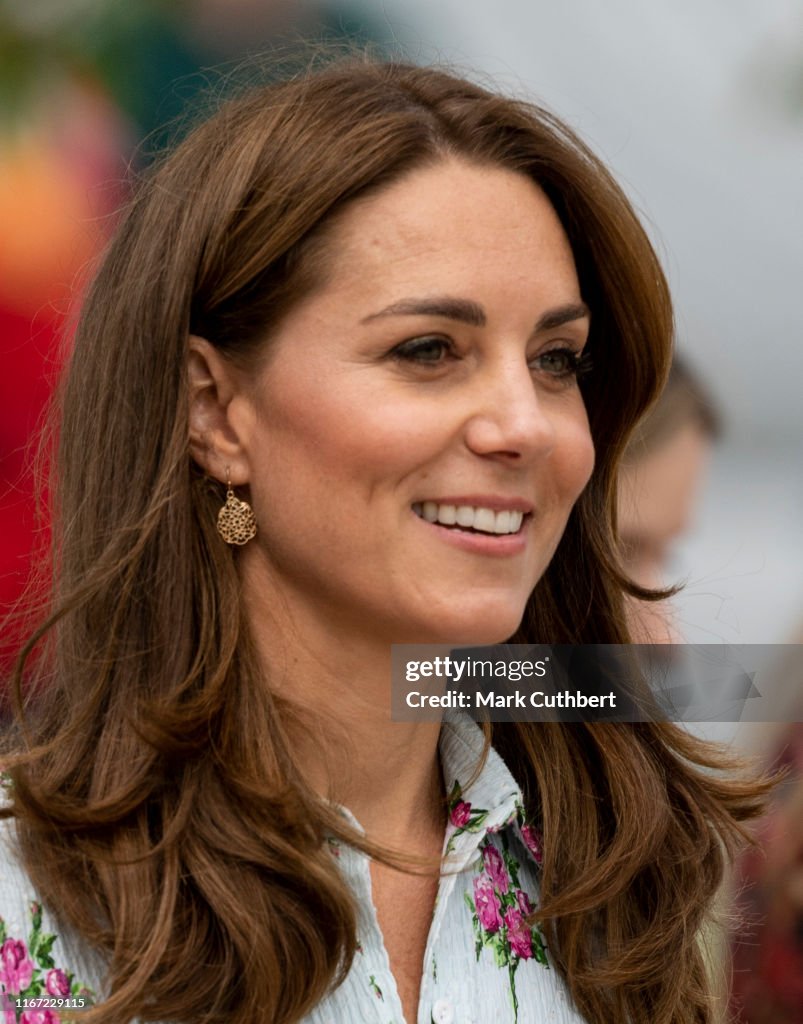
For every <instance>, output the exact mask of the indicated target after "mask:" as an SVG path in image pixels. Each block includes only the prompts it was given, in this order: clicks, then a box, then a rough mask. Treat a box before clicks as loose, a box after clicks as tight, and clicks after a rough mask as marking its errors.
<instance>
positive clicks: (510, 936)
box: [505, 907, 533, 960]
mask: <svg viewBox="0 0 803 1024" xmlns="http://www.w3.org/2000/svg"><path fill="white" fill-rule="evenodd" d="M505 925H506V927H507V941H508V942H509V943H510V949H511V951H512V952H513V953H515V954H516V956H517V957H520V958H521V959H522V960H530V959H531V958H532V955H533V939H532V933H531V932H530V929H529V928H528V927H527V925H526V924H525V923H524V920H523V919H522V916H521V911H519V910H516V908H515V907H508V909H507V910H506V911H505Z"/></svg>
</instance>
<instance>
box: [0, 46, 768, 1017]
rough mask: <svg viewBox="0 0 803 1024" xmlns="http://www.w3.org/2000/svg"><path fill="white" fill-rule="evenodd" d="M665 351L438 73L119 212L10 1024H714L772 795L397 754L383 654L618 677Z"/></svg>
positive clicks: (532, 166) (63, 475) (617, 285)
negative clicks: (571, 665) (712, 928)
mask: <svg viewBox="0 0 803 1024" xmlns="http://www.w3.org/2000/svg"><path fill="white" fill-rule="evenodd" d="M672 323H673V320H672V310H671V302H670V298H669V293H668V289H667V285H666V281H665V278H664V276H663V273H662V271H661V268H660V265H659V263H658V260H657V257H656V255H655V253H654V251H653V250H652V247H651V245H650V243H649V240H648V238H647V236H646V234H645V232H644V230H643V228H642V227H641V225H640V223H639V221H638V219H637V217H636V214H635V212H634V211H633V209H632V207H631V206H630V204H629V202H628V200H627V199H626V197H625V195H624V193H623V192H622V190H621V189H620V188H619V187H618V185H617V184H616V183H615V182H614V180H613V178H612V177H611V175H610V173H609V172H608V170H607V169H606V168H605V166H604V165H603V164H602V163H601V162H600V161H599V160H598V159H597V158H596V157H595V156H594V155H593V154H592V153H591V152H590V150H589V149H588V148H587V147H586V146H585V145H584V144H583V143H582V142H581V141H580V140H579V139H578V138H577V137H576V136H575V135H574V134H573V133H572V132H571V130H570V129H568V128H567V127H566V126H565V125H563V124H562V123H561V122H560V121H559V120H558V119H556V118H555V117H554V116H553V115H551V114H549V113H547V112H546V111H544V110H543V109H541V108H539V107H537V106H534V105H532V104H529V103H525V102H522V101H518V100H514V99H511V98H508V97H505V96H502V95H498V94H496V93H492V92H489V91H488V90H486V89H483V88H481V87H479V86H477V85H475V84H473V83H470V82H468V81H466V80H463V79H461V78H458V77H456V76H455V75H454V74H452V73H449V72H447V71H443V70H440V69H437V68H422V67H415V66H411V65H405V64H385V63H381V62H376V61H371V60H368V59H364V60H355V61H347V62H345V63H335V64H333V65H332V66H329V67H326V68H324V69H322V70H317V71H312V72H310V73H308V74H306V75H303V76H299V77H297V78H295V79H293V80H291V81H290V82H287V83H284V84H278V85H273V86H269V87H266V88H265V89H261V90H258V91H255V92H252V93H249V94H247V95H244V96H243V97H241V98H239V99H238V100H236V101H234V102H232V103H229V104H225V105H223V106H222V107H221V109H220V110H219V112H218V113H217V114H216V115H215V116H214V117H212V118H211V119H210V120H208V121H207V122H206V123H205V124H203V125H201V126H200V127H199V128H197V129H196V130H195V131H194V132H193V133H191V134H190V135H189V136H188V138H187V139H186V140H185V141H184V142H183V143H182V144H181V145H179V146H178V147H177V148H176V150H175V151H174V152H173V153H171V154H169V155H168V156H167V157H166V158H165V159H164V160H163V161H161V162H160V163H159V165H158V166H157V167H156V168H155V170H154V172H153V173H152V174H149V175H146V176H145V178H144V180H143V182H142V184H141V186H140V188H139V189H138V191H137V193H136V195H135V197H134V198H133V201H132V203H131V204H130V208H129V210H128V213H127V216H126V218H125V220H124V222H123V224H122V225H121V228H120V230H119V232H118V234H117V236H116V238H115V240H114V241H113V243H112V245H111V247H110V249H109V251H108V254H107V256H106V258H105V260H104V262H103V264H102V266H101V269H100V271H99V274H98V276H97V278H96V280H95V282H94V284H93V286H92V288H91V290H90V293H89V295H88V297H87V300H86V302H85V304H84V307H83V310H82V314H81V320H80V323H79V325H78V329H77V335H76V341H75V346H74V352H73V356H72V359H71V363H70V367H69V370H68V376H67V380H66V384H65V389H64V393H63V399H62V416H61V420H60V433H59V449H58V454H57V458H56V461H55V464H54V476H53V479H52V493H53V501H54V509H55V517H54V565H53V571H54V581H55V583H54V593H53V602H52V614H51V616H50V618H49V619H48V620H47V621H46V622H45V623H44V624H43V626H42V627H41V629H40V631H39V632H38V633H37V634H36V635H35V637H34V638H32V640H31V642H30V645H29V646H28V648H27V649H26V650H25V651H24V652H23V656H22V660H21V663H20V665H19V668H18V672H17V676H16V684H17V689H18V690H21V689H22V687H23V684H25V685H26V686H27V687H28V693H29V694H30V696H29V698H28V700H27V701H26V703H25V704H24V706H23V705H22V702H20V705H21V706H19V707H18V708H17V712H18V723H17V726H16V728H15V730H14V731H13V732H12V733H11V734H10V735H9V737H8V738H7V741H6V743H5V747H4V754H3V757H4V763H5V765H6V767H7V770H8V780H9V787H8V802H7V805H6V806H5V807H4V808H3V809H2V812H1V813H0V817H2V819H3V821H2V825H3V829H2V840H1V841H0V851H2V858H3V862H2V869H3V870H2V872H0V917H2V918H3V924H2V927H3V934H4V936H5V940H4V945H3V968H2V971H3V973H2V976H1V977H2V983H3V985H4V987H5V993H4V996H5V999H6V1007H5V1009H6V1015H7V1018H9V1017H13V1018H16V1019H17V1020H19V1021H22V1020H23V1016H24V1015H25V1014H27V1013H28V1012H29V1011H30V1012H34V1007H35V1004H30V1003H29V1004H26V1003H25V1002H24V1000H26V999H34V998H36V997H37V996H39V995H42V994H44V992H45V990H46V992H47V994H48V996H52V997H53V998H56V997H58V998H61V999H62V1000H63V1002H62V1004H61V1006H62V1007H63V1006H64V1000H66V1001H68V1002H67V1005H68V1006H69V1005H72V1006H73V1007H74V1006H75V1005H77V1004H78V1003H79V1002H80V1003H82V1004H84V1006H85V1007H86V1005H87V1004H90V1003H95V1004H96V1005H95V1008H94V1009H91V1010H87V1011H86V1012H85V1015H84V1016H85V1019H86V1020H87V1021H88V1022H93V1021H103V1022H104V1024H114V1022H129V1021H131V1020H143V1021H144V1020H148V1021H159V1020H171V1021H180V1022H186V1024H196V1022H197V1024H200V1022H205V1024H224V1022H225V1024H245V1022H251V1021H254V1020H269V1021H271V1022H274V1024H290V1022H296V1021H302V1020H303V1021H309V1022H311V1024H312V1022H314V1024H326V1022H330V1021H335V1020H336V1021H339V1022H340V1021H342V1022H348V1021H352V1022H356V1021H360V1022H367V1021H377V1024H386V1022H387V1021H389V1020H394V1021H397V1022H399V1021H403V1020H407V1021H409V1022H410V1024H412V1022H413V1021H418V1022H420V1024H432V1022H437V1024H449V1022H454V1024H458V1022H459V1024H465V1022H466V1021H475V1022H483V1024H484V1022H487V1021H492V1020H499V1021H512V1022H515V1021H520V1022H521V1024H525V1022H530V1021H536V1020H541V1019H547V1018H549V1019H551V1020H553V1021H555V1022H558V1024H577V1022H580V1021H583V1020H585V1021H588V1022H590V1021H593V1022H594V1024H620V1022H621V1021H623V1020H627V1021H629V1022H630V1024H707V1022H709V1021H710V1020H711V995H710V986H709V982H708V979H707V976H706V970H705V964H704V961H703V958H702V956H701V953H700V949H699V946H698V941H697V936H698V934H699V931H700V929H701V927H702V926H703V924H704V922H705V920H706V917H707V914H708V910H709V907H710V903H711V901H712V899H713V896H714V893H715V891H716V889H717V886H718V884H719V880H720V878H721V876H722V873H723V870H724V865H725V862H726V859H727V854H728V852H729V851H730V852H732V851H733V850H734V849H735V848H737V847H738V846H739V845H740V844H741V842H742V841H743V839H744V838H745V832H744V824H743V823H744V822H745V821H746V820H747V819H749V818H751V817H752V816H754V815H755V814H756V812H757V809H758V807H759V805H760V803H761V798H762V793H763V791H764V787H762V786H760V785H757V784H755V783H753V782H746V781H743V780H741V779H737V778H733V777H729V776H727V775H726V774H725V772H726V770H727V768H728V767H729V764H728V762H727V761H726V760H725V758H724V756H723V755H721V754H720V752H719V751H718V750H717V749H716V748H714V747H712V746H710V745H707V744H704V743H702V742H701V741H699V740H696V739H694V738H693V737H690V736H689V735H687V734H686V733H685V732H684V731H683V730H681V729H680V728H678V727H676V726H674V725H672V724H669V723H654V722H647V723H637V724H610V723H609V724H597V725H593V724H565V723H564V724H550V725H548V726H546V727H545V726H543V725H539V724H537V723H524V722H514V723H506V724H494V725H493V726H490V725H488V726H487V727H486V729H485V730H484V731H483V730H481V729H480V728H479V727H478V726H477V725H476V724H475V723H474V722H473V721H472V720H470V719H466V718H463V717H461V716H454V717H449V718H446V719H445V720H444V721H443V722H412V723H409V722H406V723H398V722H392V721H391V720H390V717H389V705H390V693H389V683H390V647H391V644H392V643H401V642H433V643H435V642H439V643H449V644H461V645H462V644H467V645H476V644H487V643H493V642H498V641H503V640H508V639H510V640H512V641H513V642H516V643H532V642H544V641H549V642H553V643H565V644H583V643H594V644H597V643H604V644H605V643H610V644H619V643H626V642H627V641H628V639H629V631H628V623H627V619H626V615H625V610H624V603H623V597H624V595H625V594H626V593H630V592H633V591H634V588H633V587H631V586H630V585H629V584H628V582H627V579H626V576H625V574H624V573H623V571H622V568H621V566H620V565H619V561H618V550H617V542H616V539H615V536H614V518H615V517H614V508H613V498H612V496H613V494H614V482H615V479H616V474H617V469H618V462H619V459H620V456H621V453H622V451H623V449H624V446H625V444H626V441H627V439H628V437H629V435H630V433H631V431H632V429H633V427H634V426H635V424H636V423H637V422H638V421H639V419H640V418H641V416H642V414H643V412H644V410H645V409H646V408H647V407H648V406H649V405H650V404H651V402H652V401H653V399H654V397H655V395H656V393H657V392H658V390H659V389H660V387H661V384H662V383H663V380H664V378H665V376H666V374H667V372H668V367H669V362H670V355H671V348H672ZM636 589H637V588H636ZM37 644H38V645H39V646H36V645H37ZM37 694H38V695H37ZM70 1000H72V1003H70V1002H69V1001H70ZM36 1012H40V1011H39V1010H37V1011H36ZM42 1012H43V1011H42ZM47 1012H48V1013H50V1012H51V1009H50V1008H49V1009H48V1011H47ZM58 1012H59V1013H62V1009H59V1010H58ZM26 1024H27V1022H26Z"/></svg>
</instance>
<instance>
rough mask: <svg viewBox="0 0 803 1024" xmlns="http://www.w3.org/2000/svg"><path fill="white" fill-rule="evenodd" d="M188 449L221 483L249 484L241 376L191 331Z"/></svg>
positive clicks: (246, 431) (188, 375) (245, 414)
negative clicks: (229, 480)
mask: <svg viewBox="0 0 803 1024" xmlns="http://www.w3.org/2000/svg"><path fill="white" fill-rule="evenodd" d="M187 387H188V392H189V394H188V399H189V428H190V430H189V448H190V454H191V455H192V457H193V459H195V461H196V462H197V463H198V465H199V466H200V467H201V468H202V469H203V470H204V471H205V472H206V473H207V474H208V475H209V476H211V477H214V478H215V479H216V480H219V481H220V482H221V483H226V482H227V476H228V477H229V478H230V479H231V482H232V484H233V485H234V486H241V485H243V484H246V483H248V478H249V465H248V459H247V455H246V445H245V444H244V442H245V441H246V438H247V434H248V430H247V425H248V420H249V416H248V409H249V408H250V407H249V406H248V404H247V402H246V401H245V400H244V397H243V394H242V387H241V382H240V379H239V374H238V373H237V371H236V370H235V368H234V367H233V366H232V365H231V364H230V363H229V362H228V360H226V359H225V358H224V357H223V356H222V355H221V354H220V352H219V351H218V350H217V349H216V348H215V347H214V345H212V344H210V342H208V341H207V340H206V338H199V337H198V336H197V335H194V334H191V335H190V339H189V353H188V356H187Z"/></svg>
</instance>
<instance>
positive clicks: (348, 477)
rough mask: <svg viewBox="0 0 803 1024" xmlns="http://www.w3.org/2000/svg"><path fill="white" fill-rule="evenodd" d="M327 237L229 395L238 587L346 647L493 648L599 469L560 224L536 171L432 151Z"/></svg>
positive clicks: (581, 333) (580, 316) (513, 621)
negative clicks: (240, 497)
mask: <svg viewBox="0 0 803 1024" xmlns="http://www.w3.org/2000/svg"><path fill="white" fill-rule="evenodd" d="M326 245H327V252H328V257H327V260H328V272H327V275H326V280H325V283H324V284H323V285H322V286H321V287H320V288H319V289H318V290H316V291H315V292H314V293H313V294H311V295H310V296H309V297H308V298H307V299H306V300H304V301H302V302H301V303H300V304H299V305H297V306H296V307H295V308H294V309H293V310H292V311H291V312H290V313H289V314H288V315H287V317H286V319H284V320H283V321H282V322H281V324H280V326H279V327H278V329H277V331H276V332H275V334H274V335H273V336H272V337H271V339H270V341H269V342H268V343H267V349H266V354H265V359H264V362H263V363H262V364H261V366H260V368H259V370H258V373H257V375H256V377H255V378H252V380H251V382H250V383H248V384H247V385H244V390H243V391H242V392H241V393H240V394H239V395H238V396H237V399H236V404H235V405H233V406H232V407H231V412H232V417H233V422H235V423H236V428H237V432H238V436H239V438H240V441H241V443H242V448H243V452H244V465H245V466H246V473H245V474H244V475H245V477H246V480H245V482H247V483H248V485H249V486H250V491H251V500H252V503H253V506H254V510H255V512H256V516H257V521H258V523H259V531H260V532H259V534H258V537H257V539H256V540H255V541H253V542H252V543H251V544H249V545H248V546H247V547H246V548H244V549H243V552H242V568H243V572H244V579H245V584H246V592H247V593H248V594H249V597H250V599H251V600H253V601H256V602H257V603H258V604H263V605H264V606H266V607H267V609H268V610H270V608H271V607H278V606H279V605H280V606H281V607H282V608H283V609H284V610H285V611H286V612H289V613H290V614H291V615H292V616H293V618H294V621H295V622H297V623H298V624H299V625H302V626H303V624H304V623H305V622H306V623H309V622H319V623H320V622H324V623H325V625H326V627H327V628H330V629H332V630H337V631H338V632H337V633H336V634H335V635H339V636H342V637H344V638H345V635H347V634H348V633H352V634H353V633H354V631H355V630H356V631H358V633H360V634H363V635H365V634H366V633H370V635H371V636H372V637H374V638H375V639H376V640H378V641H382V642H384V641H386V642H388V643H390V642H398V643H401V642H414V641H415V642H447V643H449V642H451V643H491V642H498V641H501V640H503V639H505V638H507V637H508V636H510V634H511V633H512V632H513V631H514V630H515V629H516V627H517V626H518V624H519V622H520V620H521V617H522V613H523V610H524V606H525V603H526V601H527V598H528V597H529V595H530V593H531V591H532V590H533V587H534V586H535V584H536V582H537V580H538V579H539V577H540V576H541V574H542V573H543V572H544V569H545V568H546V566H547V564H548V563H549V560H550V559H551V557H552V555H553V552H554V551H555V548H556V546H557V544H558V541H559V540H560V537H561V534H562V533H563V529H564V526H565V524H566V520H567V517H568V515H569V511H570V509H571V507H572V505H573V504H574V502H575V501H576V499H577V497H578V495H579V494H580V492H581V491H582V489H583V487H584V486H585V484H586V482H587V481H588V478H589V476H590V474H591V470H592V466H593V461H594V451H593V447H592V442H591V436H590V434H589V428H588V421H587V418H586V411H585V408H584V405H583V400H582V397H581V395H580V391H579V389H578V386H577V380H576V377H575V375H574V373H573V368H574V364H575V362H576V361H577V359H578V358H579V356H580V354H581V353H582V350H583V346H584V345H585V342H586V337H587V333H588V326H589V321H588V315H587V311H586V308H585V306H584V305H583V302H582V297H581V295H580V289H579V285H578V281H577V275H576V272H575V267H574V260H573V258H572V253H571V249H570V247H569V243H568V241H567V239H566V236H565V234H564V231H563V229H562V227H561V225H560V222H559V221H558V218H557V216H556V215H555V213H554V211H553V209H552V207H551V206H550V204H549V202H548V201H547V199H546V198H545V196H544V194H543V193H542V192H541V191H540V190H539V189H538V188H537V187H536V186H535V185H534V184H532V182H530V181H529V180H528V179H527V178H525V177H523V176H520V175H518V174H515V173H513V172H509V171H505V170H501V169H498V168H489V167H480V166H476V165H473V164H468V163H465V162H462V161H444V162H442V163H439V164H437V165H435V166H432V167H427V168H423V169H420V170H417V171H415V172H412V173H410V174H408V175H407V176H406V177H404V178H403V179H401V180H399V181H398V182H397V183H395V184H393V185H391V186H389V187H387V188H386V189H384V190H383V191H381V192H379V193H376V194H374V195H372V196H370V197H368V198H365V199H362V200H359V201H357V202H355V203H354V204H353V205H352V206H350V207H348V208H347V209H346V210H345V211H344V212H343V213H342V214H341V216H340V217H339V219H338V220H337V222H336V223H335V224H333V226H332V228H331V232H330V235H329V236H328V239H327V243H326ZM238 482H239V481H238Z"/></svg>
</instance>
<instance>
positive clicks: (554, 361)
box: [390, 335, 592, 381]
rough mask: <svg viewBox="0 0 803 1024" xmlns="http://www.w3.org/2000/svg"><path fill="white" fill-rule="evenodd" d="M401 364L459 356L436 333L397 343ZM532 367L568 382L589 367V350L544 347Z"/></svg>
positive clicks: (432, 363)
mask: <svg viewBox="0 0 803 1024" xmlns="http://www.w3.org/2000/svg"><path fill="white" fill-rule="evenodd" d="M390 355H391V357H392V358H393V359H395V360H396V361H397V362H400V363H407V364H412V365H416V366H422V367H430V368H433V369H434V368H438V367H442V366H444V365H445V364H446V363H447V362H449V361H450V360H455V361H457V360H459V359H460V358H461V357H460V356H459V355H458V354H457V353H456V352H455V349H454V345H453V343H452V342H451V341H450V340H449V339H448V338H441V337H439V336H437V335H427V336H426V337H420V338H410V339H409V340H408V341H403V342H402V343H401V344H400V345H397V346H396V347H395V348H394V349H393V350H392V351H391V353H390ZM530 367H531V369H533V370H542V371H544V372H545V373H546V374H547V375H548V376H550V377H552V378H554V379H555V380H560V381H567V380H571V379H579V378H582V377H584V376H586V374H588V373H590V372H591V370H592V359H591V353H590V352H589V351H588V348H587V347H586V349H585V350H584V351H583V352H580V353H578V352H576V351H575V350H574V349H573V348H570V347H569V346H568V345H564V346H561V347H557V348H551V349H547V351H546V352H542V353H541V354H540V355H538V356H536V357H535V358H534V359H532V360H531V361H530Z"/></svg>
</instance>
